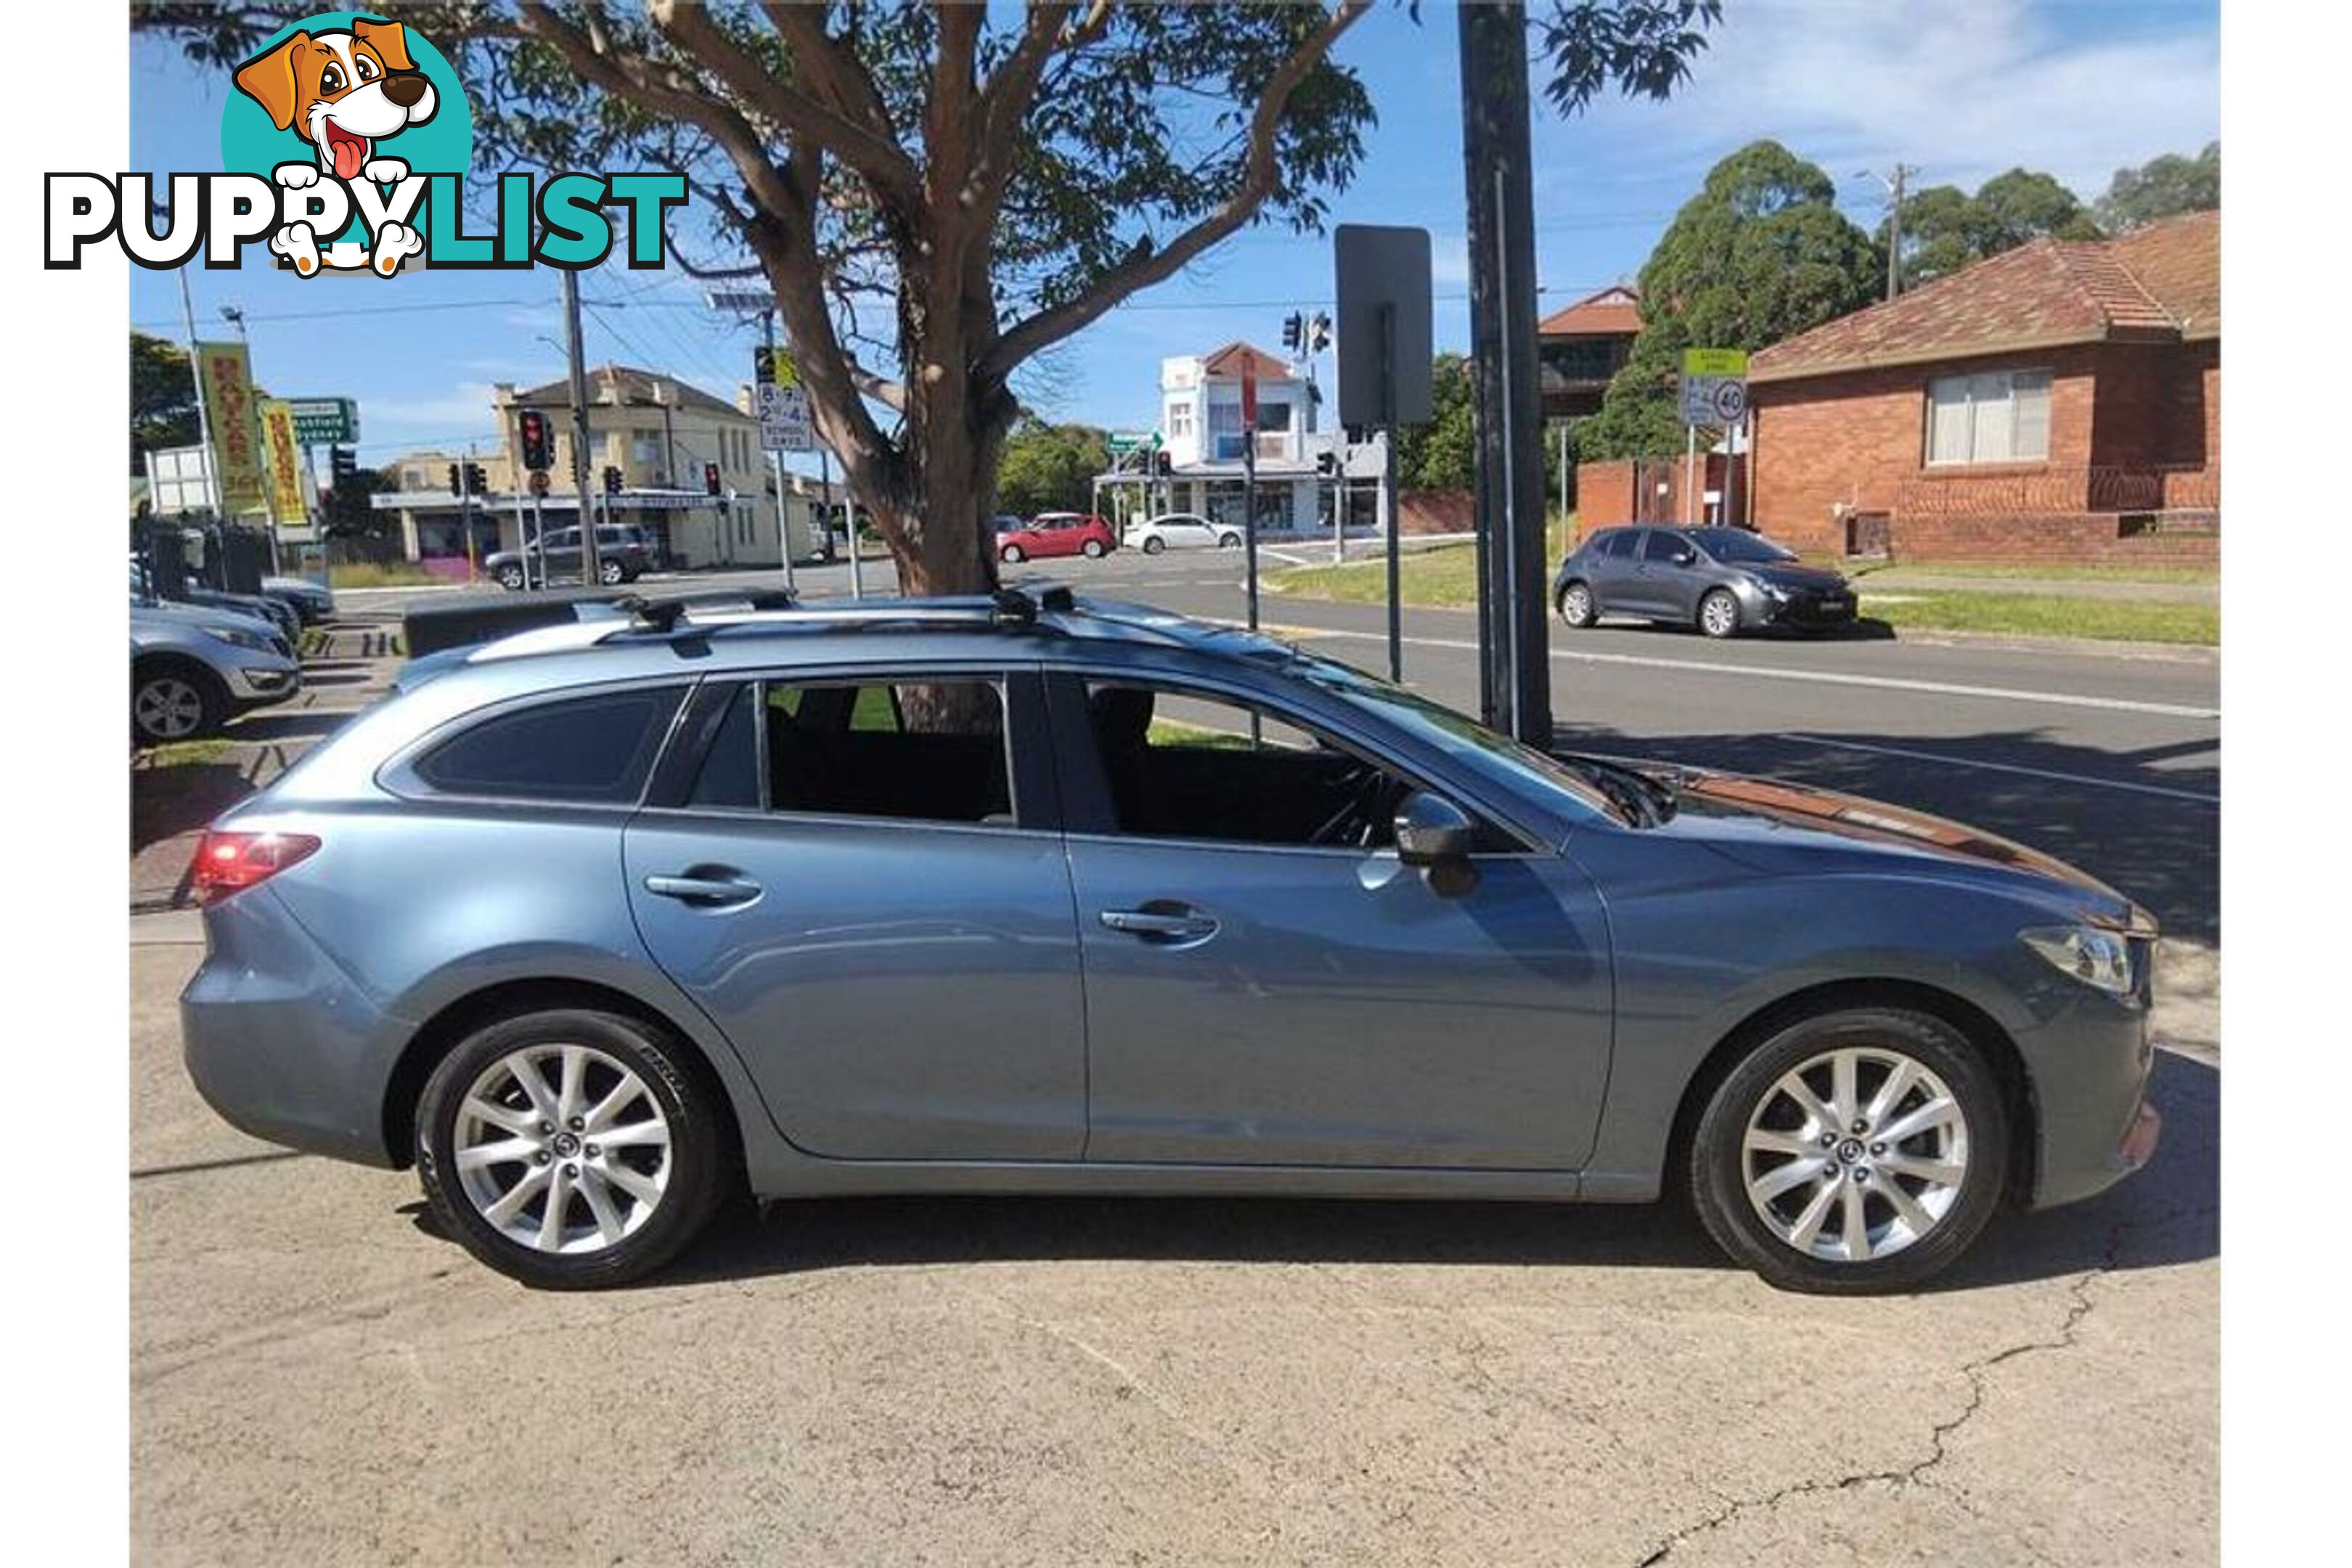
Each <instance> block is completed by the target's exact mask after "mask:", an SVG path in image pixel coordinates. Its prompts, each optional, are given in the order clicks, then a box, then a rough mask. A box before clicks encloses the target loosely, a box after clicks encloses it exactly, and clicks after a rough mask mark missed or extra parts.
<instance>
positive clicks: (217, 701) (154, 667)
mask: <svg viewBox="0 0 2352 1568" xmlns="http://www.w3.org/2000/svg"><path fill="white" fill-rule="evenodd" d="M227 720H228V693H227V692H226V690H225V689H222V686H221V683H220V680H219V678H218V677H216V676H215V675H214V674H213V673H212V671H210V670H208V669H205V668H204V667H203V666H201V665H198V664H195V663H193V662H183V661H181V660H179V659H155V660H151V661H149V662H147V663H144V664H138V665H133V666H132V667H131V739H132V740H134V741H136V742H139V743H140V744H142V745H146V746H160V745H163V744H164V743H166V742H172V741H193V740H195V739H196V738H197V737H199V736H203V735H209V734H211V733H212V732H213V731H215V730H217V729H219V728H220V727H221V725H222V724H224V723H226V721H227Z"/></svg>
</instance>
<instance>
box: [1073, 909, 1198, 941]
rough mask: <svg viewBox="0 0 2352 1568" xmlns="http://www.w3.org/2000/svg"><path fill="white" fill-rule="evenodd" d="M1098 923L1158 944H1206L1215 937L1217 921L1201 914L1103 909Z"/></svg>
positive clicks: (1173, 911)
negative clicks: (1100, 921) (1100, 922)
mask: <svg viewBox="0 0 2352 1568" xmlns="http://www.w3.org/2000/svg"><path fill="white" fill-rule="evenodd" d="M1101 920H1102V923H1103V924H1105V925H1107V926H1108V927H1109V928H1110V929H1111V930H1113V931H1125V932H1126V933H1127V934H1128V935H1129V936H1136V937H1141V938H1142V939H1143V940H1144V941H1146V942H1162V943H1177V942H1206V941H1207V940H1208V939H1209V938H1211V937H1213V936H1214V935H1216V934H1217V922H1216V921H1213V920H1211V919H1210V918H1209V917H1208V916H1207V915H1203V914H1183V913H1179V912H1177V911H1175V910H1103V912H1102V915H1101Z"/></svg>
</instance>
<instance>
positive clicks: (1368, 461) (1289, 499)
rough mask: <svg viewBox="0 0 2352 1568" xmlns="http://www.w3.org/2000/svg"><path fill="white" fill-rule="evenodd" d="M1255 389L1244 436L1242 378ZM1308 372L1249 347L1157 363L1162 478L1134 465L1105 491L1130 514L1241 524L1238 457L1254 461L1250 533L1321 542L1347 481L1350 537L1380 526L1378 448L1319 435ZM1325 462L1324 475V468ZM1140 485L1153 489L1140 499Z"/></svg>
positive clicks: (1332, 433) (1109, 478)
mask: <svg viewBox="0 0 2352 1568" xmlns="http://www.w3.org/2000/svg"><path fill="white" fill-rule="evenodd" d="M1245 370H1249V371H1254V372H1255V376H1256V381H1257V418H1256V423H1255V428H1253V429H1244V427H1243V419H1242V378H1243V374H1244V371H1245ZM1305 371H1306V367H1303V366H1302V365H1300V364H1299V363H1294V362H1292V361H1289V360H1285V359H1281V358H1278V357H1276V355H1274V354H1271V353H1267V352H1266V351H1265V350H1264V349H1262V348H1258V347H1256V346H1255V345H1254V344H1251V343H1246V342H1230V343H1227V344H1226V345H1225V346H1224V347H1223V348H1221V349H1218V350H1216V351H1214V352H1213V353H1205V354H1180V355H1177V356H1175V357H1173V358H1171V359H1164V360H1162V361H1160V451H1161V454H1162V455H1163V456H1164V457H1165V458H1166V459H1167V467H1168V471H1167V473H1166V474H1165V476H1159V475H1144V474H1143V472H1142V465H1141V464H1138V465H1137V466H1136V467H1135V468H1131V469H1129V471H1128V472H1127V473H1124V474H1119V475H1106V476H1105V481H1106V482H1108V483H1110V484H1112V485H1114V486H1115V487H1118V488H1121V489H1128V490H1129V500H1131V501H1133V502H1135V505H1134V506H1132V507H1131V508H1130V509H1129V510H1145V511H1188V512H1195V513H1198V514H1199V515H1201V516H1202V517H1206V518H1209V519H1211V520H1212V521H1218V522H1234V523H1238V522H1240V521H1242V520H1243V516H1244V499H1243V498H1244V475H1243V452H1244V443H1250V444H1253V445H1254V447H1255V456H1256V460H1257V526H1258V531H1259V532H1260V533H1261V534H1264V533H1328V531H1329V530H1330V527H1331V518H1332V515H1333V512H1334V510H1335V504H1336V502H1337V500H1338V497H1339V490H1340V489H1341V482H1340V481H1341V478H1342V477H1343V476H1344V479H1346V481H1347V483H1346V489H1347V492H1348V500H1347V517H1348V520H1349V527H1350V528H1351V529H1361V528H1369V527H1381V526H1385V524H1386V521H1387V507H1386V504H1385V502H1384V500H1382V498H1381V496H1380V495H1379V493H1378V492H1379V489H1380V480H1381V463H1382V452H1383V447H1382V444H1381V440H1382V438H1381V437H1374V438H1373V439H1372V440H1371V441H1370V442H1367V443H1365V444H1363V445H1361V446H1357V447H1349V444H1348V443H1347V442H1346V441H1345V440H1344V439H1343V438H1342V437H1341V435H1340V433H1339V431H1337V430H1324V429H1318V424H1319V423H1320V412H1321V409H1320V405H1321V401H1322V398H1321V393H1320V390H1319V389H1318V387H1317V386H1316V384H1315V383H1314V382H1313V381H1312V380H1311V379H1309V377H1308V375H1307V374H1305ZM1327 454H1328V456H1329V457H1330V458H1331V471H1330V472H1328V473H1327V472H1326V471H1325V470H1324V468H1323V466H1322V461H1321V460H1322V459H1323V458H1325V457H1326V455H1327ZM1139 476H1140V477H1142V478H1146V479H1150V480H1151V482H1150V484H1149V485H1147V486H1145V487H1143V489H1141V490H1140V491H1138V490H1136V489H1134V488H1133V487H1135V485H1136V484H1137V480H1138V478H1139Z"/></svg>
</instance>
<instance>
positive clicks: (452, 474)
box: [449, 463, 465, 495]
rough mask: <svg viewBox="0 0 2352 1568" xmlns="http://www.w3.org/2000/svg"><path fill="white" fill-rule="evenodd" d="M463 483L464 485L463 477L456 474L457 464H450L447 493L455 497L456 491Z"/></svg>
mask: <svg viewBox="0 0 2352 1568" xmlns="http://www.w3.org/2000/svg"><path fill="white" fill-rule="evenodd" d="M464 483H465V480H464V478H463V477H462V476H461V475H460V474H459V473H458V472H457V464H455V463H452V464H450V465H449V493H450V494H451V495H456V494H457V491H458V489H460V488H461V487H462V486H463V485H464Z"/></svg>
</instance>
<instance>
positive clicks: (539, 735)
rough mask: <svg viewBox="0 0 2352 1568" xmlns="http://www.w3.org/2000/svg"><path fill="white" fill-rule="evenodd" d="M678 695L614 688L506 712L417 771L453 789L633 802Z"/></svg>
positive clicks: (445, 745)
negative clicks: (568, 699) (605, 691)
mask: <svg viewBox="0 0 2352 1568" xmlns="http://www.w3.org/2000/svg"><path fill="white" fill-rule="evenodd" d="M678 696H679V689H677V687H665V688H660V689H647V690H636V691H615V692H612V693H610V694H608V695H605V696H601V697H583V698H578V699H575V700H572V701H568V702H543V703H540V704H538V705H536V706H533V707H530V708H524V709H520V710H514V711H511V712H507V713H502V714H499V715H498V716H496V717H495V718H490V719H486V720H484V721H482V722H480V723H478V724H476V725H475V726H473V727H472V728H471V729H469V730H467V731H465V732H464V733H462V734H460V735H457V736H456V737H454V738H453V739H450V740H447V741H445V742H442V743H441V744H440V745H438V746H436V747H435V748H434V750H433V752H432V753H431V754H430V755H428V756H426V757H425V759H424V760H423V761H422V762H420V763H417V764H416V776H417V777H418V778H420V779H423V780H424V781H425V783H426V784H430V785H432V786H433V787H434V788H435V789H436V790H440V791H443V792H445V793H446V794H450V795H507V796H513V797H516V798H518V799H526V800H576V801H595V802H612V803H625V802H628V801H633V800H635V799H636V798H637V796H638V794H639V793H640V792H641V791H642V790H643V789H644V787H645V783H646V773H649V772H650V771H652V768H653V762H654V753H655V752H657V751H659V750H660V749H661V742H662V736H663V735H664V734H665V733H667V731H668V729H669V721H670V717H671V715H672V714H674V713H676V712H677V703H678Z"/></svg>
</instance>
